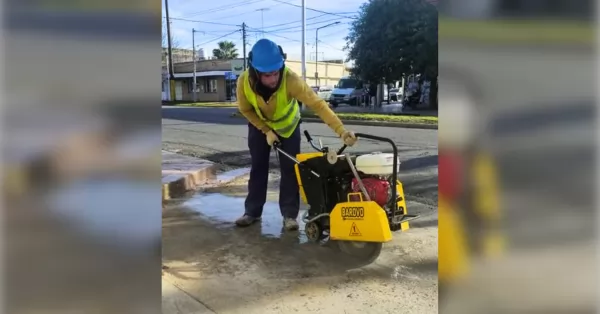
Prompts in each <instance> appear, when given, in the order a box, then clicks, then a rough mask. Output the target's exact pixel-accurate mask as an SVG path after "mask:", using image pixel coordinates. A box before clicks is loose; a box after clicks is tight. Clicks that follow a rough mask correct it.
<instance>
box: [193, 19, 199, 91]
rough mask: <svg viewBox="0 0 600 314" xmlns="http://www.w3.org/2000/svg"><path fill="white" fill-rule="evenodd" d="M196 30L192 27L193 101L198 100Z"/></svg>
mask: <svg viewBox="0 0 600 314" xmlns="http://www.w3.org/2000/svg"><path fill="white" fill-rule="evenodd" d="M197 32H198V31H197V30H195V29H193V28H192V58H194V102H197V101H198V92H197V91H196V89H198V84H197V83H196V33H197Z"/></svg>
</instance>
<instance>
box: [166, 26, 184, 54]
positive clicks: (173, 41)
mask: <svg viewBox="0 0 600 314" xmlns="http://www.w3.org/2000/svg"><path fill="white" fill-rule="evenodd" d="M167 38H168V36H167V24H163V26H162V47H163V48H165V49H168V47H169V42H168V41H167ZM179 46H180V45H179V40H178V39H177V38H176V37H175V36H173V29H171V48H179Z"/></svg>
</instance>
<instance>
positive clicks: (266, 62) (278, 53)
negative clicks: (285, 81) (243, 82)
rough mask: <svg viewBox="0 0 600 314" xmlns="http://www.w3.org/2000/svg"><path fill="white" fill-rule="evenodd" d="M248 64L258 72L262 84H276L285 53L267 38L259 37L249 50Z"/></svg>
mask: <svg viewBox="0 0 600 314" xmlns="http://www.w3.org/2000/svg"><path fill="white" fill-rule="evenodd" d="M249 61H250V65H251V66H252V68H254V69H255V70H256V72H258V73H257V74H258V77H259V78H260V81H261V83H262V84H263V85H265V86H267V87H271V88H275V87H276V86H277V82H278V81H279V75H280V74H279V70H281V68H283V65H284V61H285V54H284V53H283V50H282V49H281V47H279V46H278V45H277V44H275V43H274V42H272V41H270V40H268V39H264V38H263V39H260V40H259V41H257V42H256V44H254V46H253V47H252V50H251V51H250V60H249Z"/></svg>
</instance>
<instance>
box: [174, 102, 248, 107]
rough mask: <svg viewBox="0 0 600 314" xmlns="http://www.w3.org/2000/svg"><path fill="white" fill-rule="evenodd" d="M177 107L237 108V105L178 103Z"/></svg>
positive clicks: (224, 103)
mask: <svg viewBox="0 0 600 314" xmlns="http://www.w3.org/2000/svg"><path fill="white" fill-rule="evenodd" d="M177 105H178V106H185V107H209V108H237V106H238V105H237V103H235V102H190V103H180V104H177Z"/></svg>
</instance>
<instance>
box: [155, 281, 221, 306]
mask: <svg viewBox="0 0 600 314" xmlns="http://www.w3.org/2000/svg"><path fill="white" fill-rule="evenodd" d="M162 313H163V314H211V313H214V312H213V311H211V310H210V309H208V308H207V307H206V306H204V305H203V304H202V303H200V302H198V301H196V300H194V298H192V297H190V296H189V295H187V294H186V293H185V292H183V291H181V290H180V289H179V288H177V287H175V286H174V285H173V284H171V283H170V282H168V281H166V280H164V279H163V280H162Z"/></svg>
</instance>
